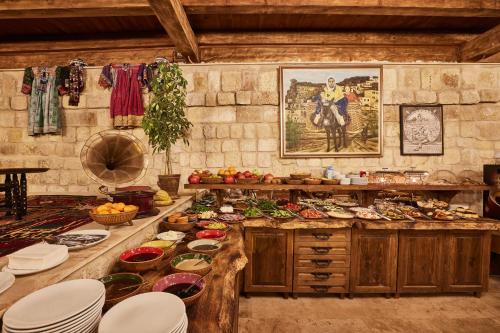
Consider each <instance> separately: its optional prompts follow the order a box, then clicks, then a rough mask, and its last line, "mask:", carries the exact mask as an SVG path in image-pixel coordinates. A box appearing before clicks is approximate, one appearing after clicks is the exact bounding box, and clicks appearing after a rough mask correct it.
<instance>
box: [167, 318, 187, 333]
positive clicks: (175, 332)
mask: <svg viewBox="0 0 500 333" xmlns="http://www.w3.org/2000/svg"><path fill="white" fill-rule="evenodd" d="M187 328H188V318H187V315H184V318H183V319H182V322H181V324H180V325H179V326H178V327H177V328H176V329H175V330H173V331H172V332H170V333H185V332H187Z"/></svg>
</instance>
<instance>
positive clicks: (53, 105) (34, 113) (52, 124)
mask: <svg viewBox="0 0 500 333" xmlns="http://www.w3.org/2000/svg"><path fill="white" fill-rule="evenodd" d="M66 73H67V71H65V69H64V68H63V67H34V68H32V67H28V68H26V69H25V70H24V77H23V86H22V88H21V92H22V93H23V94H26V95H30V98H29V105H28V114H29V116H28V135H36V134H60V133H61V116H60V100H59V95H64V94H65V93H66V90H65V88H64V80H65V77H66Z"/></svg>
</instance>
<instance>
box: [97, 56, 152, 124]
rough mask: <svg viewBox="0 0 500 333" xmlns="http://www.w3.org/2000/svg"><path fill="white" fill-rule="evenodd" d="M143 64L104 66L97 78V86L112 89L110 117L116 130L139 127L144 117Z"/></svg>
mask: <svg viewBox="0 0 500 333" xmlns="http://www.w3.org/2000/svg"><path fill="white" fill-rule="evenodd" d="M144 68H145V65H144V64H140V65H128V64H123V65H106V66H104V67H103V69H102V72H101V76H100V77H99V85H100V86H101V87H103V88H112V89H113V90H112V92H111V103H110V115H111V118H112V119H113V126H114V127H116V128H133V127H140V126H141V122H142V117H143V116H144V105H143V102H142V93H141V90H142V87H143V82H144V81H143V75H144Z"/></svg>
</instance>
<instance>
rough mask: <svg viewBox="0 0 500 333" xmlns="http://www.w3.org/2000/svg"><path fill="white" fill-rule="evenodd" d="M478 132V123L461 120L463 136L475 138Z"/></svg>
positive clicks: (461, 134)
mask: <svg viewBox="0 0 500 333" xmlns="http://www.w3.org/2000/svg"><path fill="white" fill-rule="evenodd" d="M476 133H477V128H476V124H475V123H474V122H470V121H461V122H460V136H461V137H462V138H475V137H476Z"/></svg>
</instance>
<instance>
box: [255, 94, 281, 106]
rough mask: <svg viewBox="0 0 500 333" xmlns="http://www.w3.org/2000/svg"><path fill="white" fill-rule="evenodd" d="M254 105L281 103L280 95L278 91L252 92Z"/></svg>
mask: <svg viewBox="0 0 500 333" xmlns="http://www.w3.org/2000/svg"><path fill="white" fill-rule="evenodd" d="M252 104H254V105H279V95H278V92H276V91H260V92H254V93H252Z"/></svg>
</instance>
